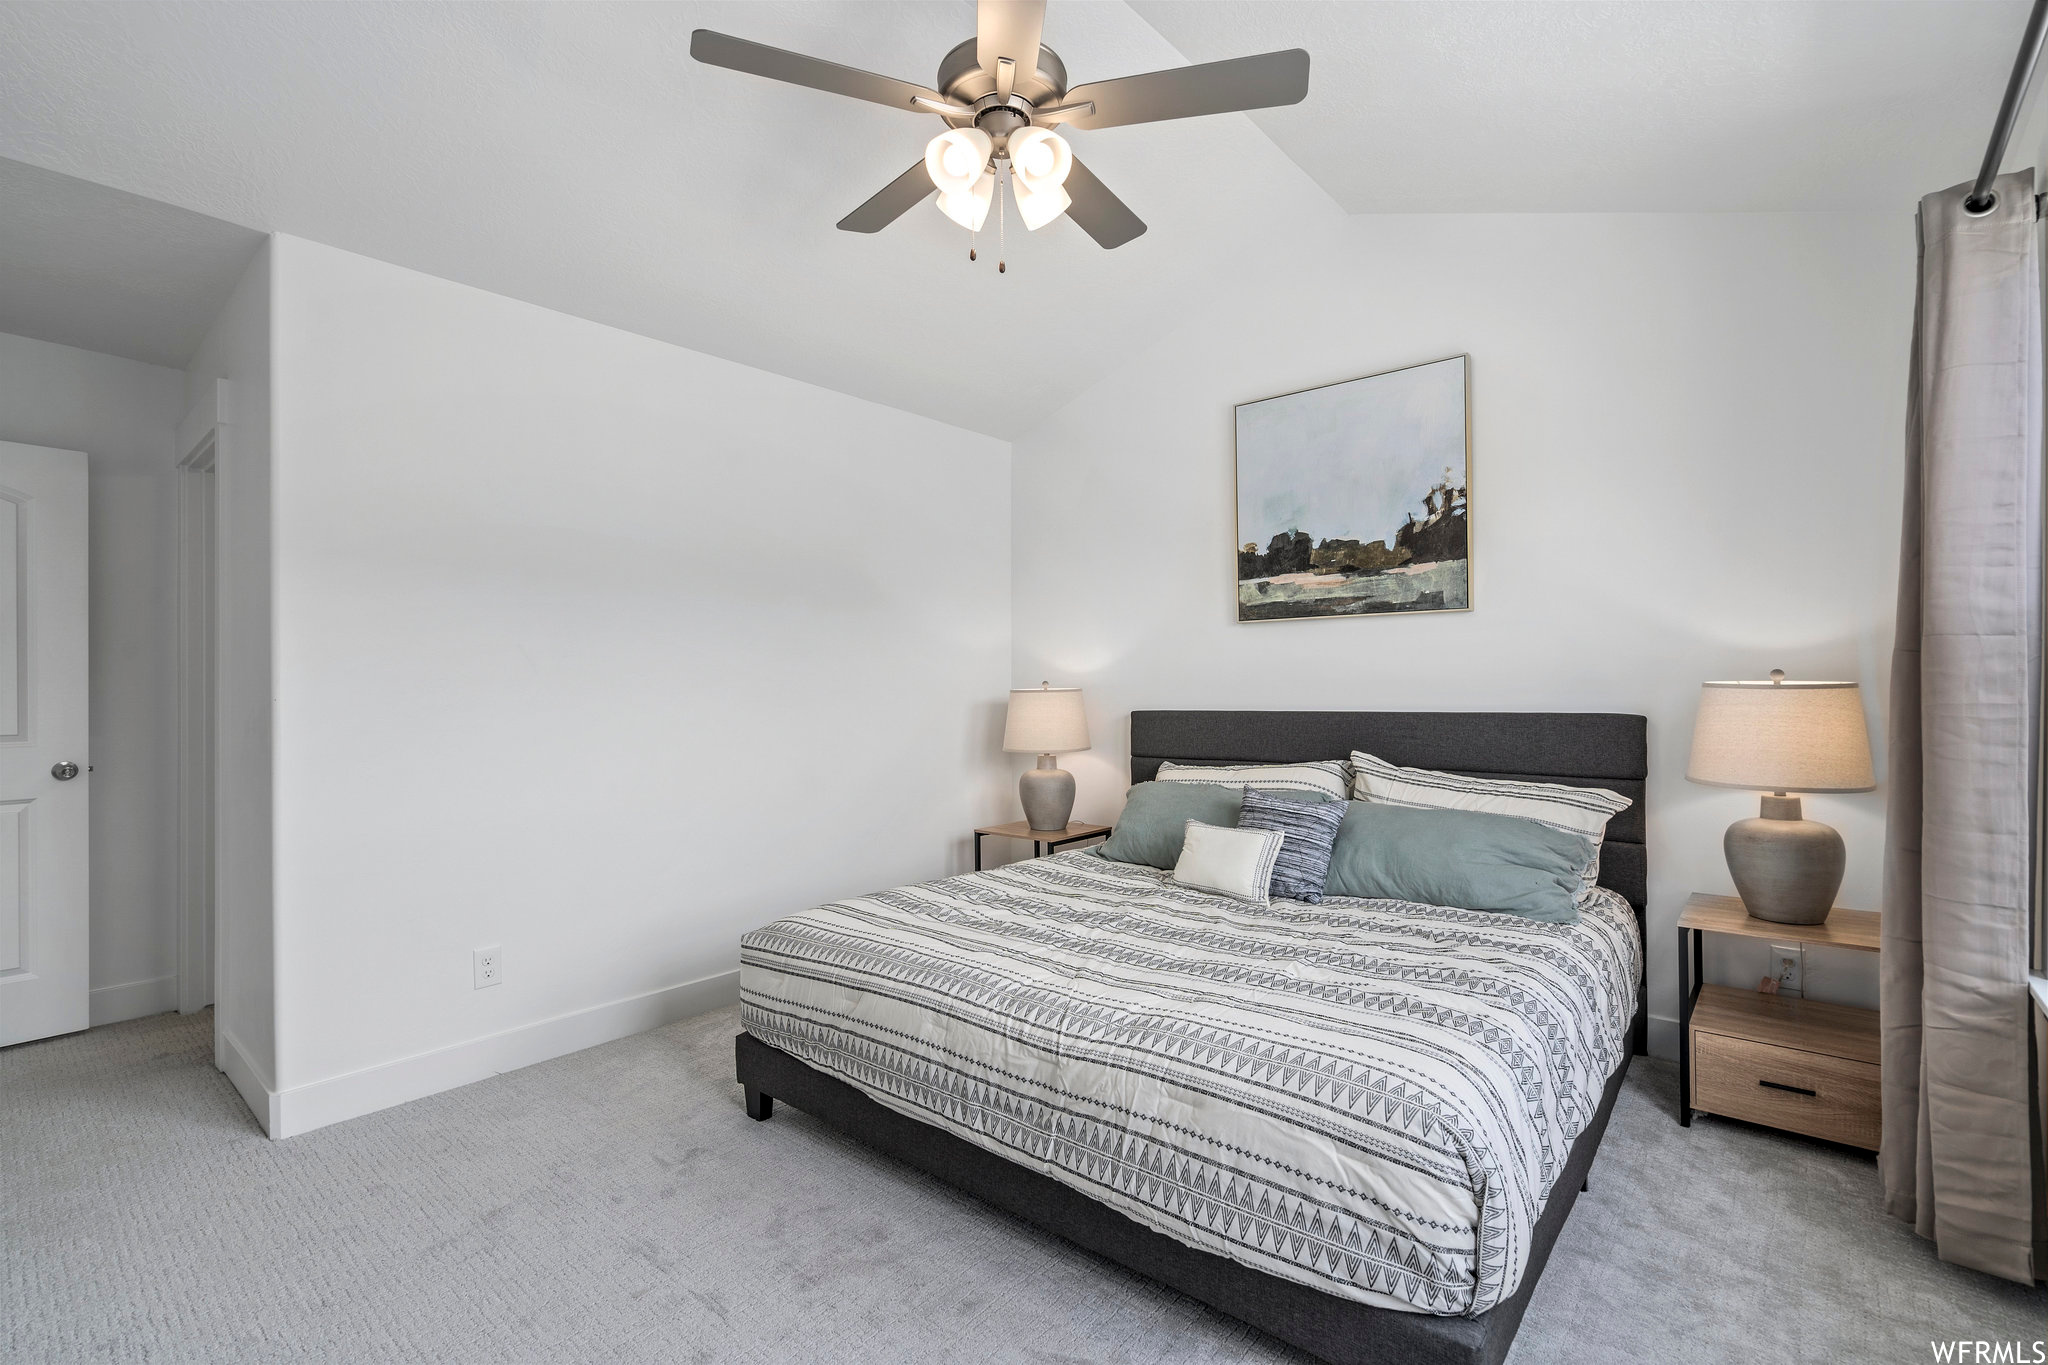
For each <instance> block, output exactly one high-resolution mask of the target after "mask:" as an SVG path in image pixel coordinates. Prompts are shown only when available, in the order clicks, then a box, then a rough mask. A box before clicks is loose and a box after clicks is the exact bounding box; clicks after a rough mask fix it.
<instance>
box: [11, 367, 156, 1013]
mask: <svg viewBox="0 0 2048 1365" xmlns="http://www.w3.org/2000/svg"><path fill="white" fill-rule="evenodd" d="M183 410H184V379H183V376H181V375H180V374H179V373H178V372H177V371H176V370H167V369H163V368H161V367H160V366H156V365H144V364H141V363H139V362H137V361H133V360H121V359H117V358H115V357H113V356H108V355H100V354H98V353H97V352H93V351H80V350H74V349H73V348H71V347H69V346H56V345H52V344H51V343H49V342H45V341H31V340H29V339H28V338H27V337H18V336H8V335H4V334H0V441H19V442H23V443H25V444H28V445H39V446H55V447H58V448H60V449H64V450H83V451H84V452H86V456H87V466H88V479H89V483H88V494H87V496H88V521H87V534H88V535H90V537H91V539H92V545H91V552H90V572H91V575H92V582H91V590H90V603H89V610H90V613H91V633H90V640H91V650H92V664H91V678H90V691H91V696H90V701H91V707H92V733H91V746H92V752H91V754H90V755H89V756H88V755H84V754H81V755H79V757H78V761H79V762H80V763H85V762H87V761H88V759H89V761H90V762H91V763H92V765H93V772H92V776H91V778H90V781H91V783H92V862H91V875H92V909H91V917H92V923H91V930H92V970H91V982H92V990H93V996H92V1015H91V1018H92V1022H93V1023H95V1024H106V1023H112V1022H114V1021H116V1020H120V1019H132V1018H135V1017H137V1016H139V1015H144V1014H154V1013H157V1012H159V1011H162V1010H168V1009H175V1008H176V1007H177V967H178V962H177V905H176V903H175V901H174V900H173V899H172V897H171V895H170V886H171V881H172V869H173V868H174V867H175V865H176V864H175V846H174V844H173V842H172V839H173V834H174V832H175V823H174V821H175V809H174V804H173V803H174V800H175V797H176V792H177V787H176V771H177V751H176V748H175V746H174V744H173V743H172V735H173V731H172V728H171V727H172V724H173V722H174V718H175V712H174V710H173V707H172V701H173V699H174V697H175V692H176V687H175V681H176V676H177V674H176V662H177V653H176V650H177V640H176V634H175V629H174V619H175V618H174V612H175V609H176V602H175V599H174V598H173V596H172V593H171V588H172V583H173V571H174V568H175V565H176V554H177V520H176V503H175V500H174V497H173V475H172V470H173V468H174V466H175V464H176V456H175V454H174V450H173V447H174V445H175V443H176V436H177V426H178V418H179V417H180V415H182V413H183Z"/></svg>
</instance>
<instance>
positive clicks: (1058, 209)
mask: <svg viewBox="0 0 2048 1365" xmlns="http://www.w3.org/2000/svg"><path fill="white" fill-rule="evenodd" d="M1010 183H1011V184H1012V186H1014V187H1015V189H1016V191H1017V216H1018V217H1019V218H1022V219H1023V220H1024V226H1025V227H1027V228H1029V229H1031V230H1032V231H1033V232H1036V231H1038V229H1040V228H1042V227H1044V226H1045V225H1046V224H1047V223H1050V222H1051V221H1052V220H1053V219H1055V218H1057V217H1059V216H1060V215H1061V214H1063V213H1065V212H1066V211H1067V206H1068V205H1070V204H1072V203H1073V202H1074V200H1073V196H1072V195H1069V194H1068V193H1067V192H1066V191H1065V190H1063V189H1061V188H1060V187H1059V186H1058V185H1047V186H1046V187H1045V188H1044V189H1038V190H1034V189H1031V188H1029V187H1027V186H1026V185H1025V183H1024V182H1023V181H1022V180H1018V179H1016V178H1015V177H1012V179H1011V182H1010Z"/></svg>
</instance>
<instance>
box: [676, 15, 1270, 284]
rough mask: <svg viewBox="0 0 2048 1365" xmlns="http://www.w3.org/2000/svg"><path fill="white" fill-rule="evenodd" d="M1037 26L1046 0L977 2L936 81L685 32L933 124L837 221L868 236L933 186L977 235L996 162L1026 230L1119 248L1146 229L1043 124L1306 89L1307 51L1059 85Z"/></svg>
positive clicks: (1246, 100) (740, 60)
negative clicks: (900, 164) (936, 122)
mask: <svg viewBox="0 0 2048 1365" xmlns="http://www.w3.org/2000/svg"><path fill="white" fill-rule="evenodd" d="M1044 22H1045V0H980V4H979V5H978V6H977V9H976V14H975V33H974V36H973V37H972V38H969V39H968V40H967V41H966V42H964V43H961V44H960V45H959V46H957V47H955V48H954V49H953V50H952V51H951V52H948V53H947V54H946V57H945V60H944V61H942V62H940V63H939V75H938V80H937V81H935V82H934V85H935V86H936V87H937V88H936V89H930V88H927V87H925V86H922V85H913V84H911V83H910V82H909V81H899V80H896V79H894V78H892V77H889V76H877V75H875V74H874V73H873V72H870V71H858V70H855V69H854V68H853V67H850V66H840V65H839V64H837V63H836V62H827V61H821V60H819V59H818V58H816V57H806V56H804V55H803V54H802V53H798V52H788V51H785V50H784V49H782V48H779V47H767V46H765V45H763V44H761V43H754V42H749V41H747V40H746V39H745V38H733V37H729V36H727V35H726V34H723V33H713V32H712V31H711V30H709V29H701V28H700V29H698V30H697V31H696V32H695V33H693V34H691V35H690V55H691V56H693V57H695V58H696V59H697V60H698V61H700V62H707V63H709V64H710V65H712V66H723V67H729V68H731V69H732V70H734V71H746V72H750V73H752V74H753V75H756V76H766V77H767V78H768V79H770V80H776V81H787V82H788V83H789V84H791V85H806V86H809V87H811V88H812V89H814V90H827V91H830V92H831V93H833V94H835V95H847V96H850V97H851V98H853V99H860V100H872V101H873V102H874V103H876V104H886V105H888V106H890V107H891V108H893V109H904V110H908V111H911V112H915V113H927V114H937V115H938V116H939V117H940V118H942V119H944V120H945V121H946V131H945V132H943V133H940V134H939V135H938V136H937V137H935V138H933V139H932V140H931V143H930V145H929V146H927V147H926V148H925V154H924V159H923V160H921V161H919V162H917V163H916V164H915V165H913V166H912V167H911V168H910V169H909V170H907V171H905V172H904V173H903V174H901V175H899V176H897V177H896V178H895V179H894V180H892V181H890V182H889V183H888V184H887V185H885V186H883V187H882V189H881V191H880V192H879V193H877V194H876V195H875V196H874V197H873V198H872V199H869V200H868V201H867V202H866V203H865V204H862V205H861V206H860V207H859V208H857V209H855V210H854V211H853V212H852V213H849V214H847V215H846V217H844V218H842V219H840V220H839V226H840V228H841V229H843V230H844V231H847V232H880V231H881V230H882V229H883V228H885V227H887V226H889V224H891V223H893V222H895V221H896V220H897V219H898V218H900V217H902V216H903V215H904V214H905V213H907V212H909V210H910V208H911V207H912V206H913V205H915V204H917V203H919V202H920V201H922V200H924V199H925V198H927V197H928V196H929V195H930V194H931V192H932V191H933V190H934V189H937V190H938V191H939V209H940V210H941V211H942V212H943V213H944V214H945V215H946V216H947V217H948V218H951V219H952V220H953V221H954V222H956V223H959V224H960V225H961V226H962V227H964V228H966V229H967V230H968V231H970V232H979V231H980V230H981V225H982V222H983V221H984V220H985V219H986V218H987V217H988V210H989V204H990V202H991V201H992V200H993V199H994V198H995V196H996V192H997V189H998V185H997V178H998V174H999V172H1000V171H1001V170H1002V169H1003V168H1004V167H1002V166H999V165H998V163H1006V164H1007V169H1008V171H1009V180H1010V187H1011V192H1012V194H1013V195H1014V196H1015V198H1016V200H1017V212H1018V216H1019V217H1021V218H1022V219H1023V220H1024V226H1025V227H1027V228H1031V229H1034V230H1035V229H1037V228H1040V227H1043V226H1044V225H1045V224H1047V223H1049V222H1051V221H1053V220H1054V219H1055V218H1057V217H1059V216H1060V215H1061V214H1062V213H1064V214H1066V215H1067V216H1068V217H1069V218H1072V219H1073V220H1074V222H1075V223H1077V224H1079V225H1080V228H1081V230H1082V231H1083V232H1086V233H1087V234H1088V235H1089V236H1090V237H1093V238H1094V239H1095V240H1096V242H1098V243H1099V244H1100V245H1102V246H1103V247H1119V246H1122V245H1123V244H1124V243H1125V242H1128V241H1130V240H1131V239H1132V238H1134V237H1136V236H1138V235H1139V234H1140V233H1142V232H1144V231H1145V224H1144V222H1143V220H1141V219H1140V218H1139V217H1138V215H1137V214H1135V213H1132V212H1131V211H1130V209H1129V208H1127V207H1125V205H1124V202H1123V200H1121V199H1119V198H1117V197H1116V196H1115V195H1114V194H1111V193H1110V192H1109V188H1108V187H1107V186H1105V185H1104V184H1103V183H1102V182H1101V181H1100V180H1097V179H1096V178H1095V175H1094V173H1093V172H1091V171H1090V170H1089V169H1088V168H1087V167H1086V166H1084V165H1082V164H1081V161H1080V159H1079V158H1078V157H1076V156H1075V155H1074V153H1073V148H1072V147H1070V146H1069V145H1068V144H1067V140H1066V139H1065V138H1063V137H1061V136H1060V135H1059V134H1058V133H1056V132H1054V131H1052V130H1053V129H1054V128H1055V127H1057V126H1059V125H1061V124H1068V125H1071V126H1073V127H1075V128H1083V129H1094V128H1115V127H1118V126H1119V125H1121V124H1126V123H1156V122H1159V121H1161V120H1164V119H1176V118H1193V117H1195V116H1197V115H1200V114H1227V113H1230V112H1232V111H1234V110H1239V109H1267V108H1271V107H1273V106H1275V105H1282V104H1298V103H1300V102H1301V100H1302V99H1303V97H1305V96H1306V95H1307V94H1308V53H1306V52H1304V51H1302V50H1301V49H1300V48H1289V49H1288V50H1287V51H1285V52H1267V53H1262V54H1261V55H1259V56H1256V57H1236V58H1232V59H1231V60H1229V61H1222V62H1207V63H1204V64H1202V65H1200V66H1183V67H1177V68H1174V69H1172V70H1169V71H1154V72H1150V73H1149V74H1147V75H1143V76H1124V77H1122V78H1120V79H1117V80H1110V81H1094V82H1091V83H1090V84H1087V85H1080V86H1075V87H1074V88H1073V89H1071V90H1070V89H1068V88H1067V68H1066V65H1065V63H1063V62H1061V61H1060V58H1059V54H1058V53H1056V52H1054V51H1053V50H1052V49H1051V48H1049V47H1046V46H1045V45H1044V44H1043V43H1041V42H1040V41H1039V37H1040V34H1041V31H1042V29H1043V27H1044Z"/></svg>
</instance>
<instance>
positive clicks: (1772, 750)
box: [1685, 668, 1877, 924]
mask: <svg viewBox="0 0 2048 1365" xmlns="http://www.w3.org/2000/svg"><path fill="white" fill-rule="evenodd" d="M1685 776H1686V780H1687V781H1689V782H1699V783H1702V784H1704V785H1706V786H1709V787H1743V788H1747V789H1748V790H1751V791H1762V792H1767V793H1769V794H1768V795H1766V796H1765V797H1764V798H1763V807H1762V810H1761V812H1760V813H1759V816H1758V818H1756V819H1754V820H1737V821H1736V822H1735V823H1734V824H1732V825H1730V826H1728V833H1727V834H1726V835H1725V836H1723V837H1722V840H1721V848H1722V851H1723V852H1724V853H1726V854H1727V856H1728V872H1729V875H1730V876H1732V877H1733V878H1734V879H1735V892H1736V894H1737V895H1739V896H1741V897H1742V904H1743V906H1744V907H1745V908H1747V909H1748V911H1749V913H1750V914H1751V915H1752V916H1754V917H1755V918H1757V919H1761V920H1769V921H1771V922H1772V923H1774V924H1820V923H1823V922H1824V921H1825V920H1826V919H1827V917H1828V911H1829V910H1831V909H1833V908H1834V904H1835V892H1837V891H1839V890H1840V889H1841V887H1842V869H1843V867H1844V866H1845V865H1846V863H1847V854H1846V852H1845V850H1844V849H1843V847H1842V836H1841V835H1839V834H1837V833H1835V831H1834V830H1833V829H1832V828H1830V827H1829V826H1827V825H1824V824H1821V823H1820V822H1819V821H1817V820H1808V819H1805V818H1804V817H1803V813H1802V812H1801V810H1800V808H1799V798H1798V797H1797V796H1794V795H1790V793H1793V792H1867V791H1869V790H1871V789H1872V788H1873V787H1875V786H1876V785H1877V779H1876V778H1875V776H1873V775H1872V773H1871V768H1870V735H1869V733H1868V731H1867V730H1866V729H1865V728H1864V722H1863V694H1862V692H1861V691H1860V690H1859V689H1858V688H1857V686H1856V684H1855V683H1852V682H1786V681H1785V671H1784V670H1783V669H1781V668H1774V669H1772V670H1771V677H1770V681H1769V682H1710V683H1702V684H1700V713H1699V719H1698V720H1697V721H1695V722H1694V724H1693V730H1692V761H1691V762H1690V763H1688V764H1687V765H1686V769H1685Z"/></svg>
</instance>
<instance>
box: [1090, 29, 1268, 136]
mask: <svg viewBox="0 0 2048 1365" xmlns="http://www.w3.org/2000/svg"><path fill="white" fill-rule="evenodd" d="M1307 95H1308V53H1306V52H1304V51H1302V50H1301V49H1300V48H1298V47H1291V48H1288V49H1287V50H1286V51H1285V52H1262V53H1260V54H1259V55H1258V56H1256V57H1233V58H1231V59H1230V60H1229V61H1227V62H1204V63H1203V64H1202V65H1200V66H1179V67H1174V68H1173V69H1172V70H1170V71H1153V72H1149V73H1147V74H1146V75H1143V76H1124V77H1121V78H1120V79H1117V80H1113V81H1095V82H1093V83H1092V84H1089V85H1081V86H1076V87H1075V88H1074V89H1072V90H1069V91H1068V92H1067V97H1066V100H1065V101H1064V102H1065V103H1067V104H1079V103H1081V102H1082V101H1084V100H1086V101H1089V102H1091V103H1093V104H1094V105H1095V112H1094V113H1092V114H1084V115H1082V116H1081V117H1079V118H1075V119H1070V120H1068V121H1069V122H1070V123H1072V124H1073V125H1074V126H1075V127H1076V128H1116V127H1121V126H1122V125H1124V124H1126V123H1157V122H1159V121H1160V120H1162V119H1170V118H1194V117H1196V116H1198V115H1201V114H1228V113H1231V112H1233V111H1235V110H1239V109H1270V108H1272V107H1273V106H1275V105H1279V104H1299V103H1301V101H1302V100H1303V99H1304V98H1305V97H1306V96H1307Z"/></svg>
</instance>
